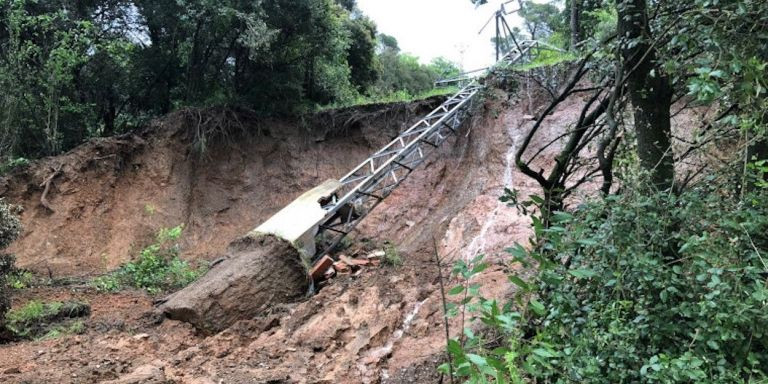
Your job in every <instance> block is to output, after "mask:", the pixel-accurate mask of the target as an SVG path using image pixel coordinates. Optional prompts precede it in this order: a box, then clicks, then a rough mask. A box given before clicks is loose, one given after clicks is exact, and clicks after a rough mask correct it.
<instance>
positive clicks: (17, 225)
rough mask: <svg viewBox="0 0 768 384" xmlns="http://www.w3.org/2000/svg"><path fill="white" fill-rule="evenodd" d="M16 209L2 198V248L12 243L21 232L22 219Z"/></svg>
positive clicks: (0, 223) (0, 199)
mask: <svg viewBox="0 0 768 384" xmlns="http://www.w3.org/2000/svg"><path fill="white" fill-rule="evenodd" d="M15 210H16V209H15V207H14V206H12V205H9V204H6V203H5V201H4V200H3V199H2V198H0V250H2V249H3V248H5V247H7V246H9V245H11V243H12V242H13V241H14V240H16V239H17V238H18V237H19V235H20V234H21V221H20V220H19V217H18V216H17V215H16V212H15Z"/></svg>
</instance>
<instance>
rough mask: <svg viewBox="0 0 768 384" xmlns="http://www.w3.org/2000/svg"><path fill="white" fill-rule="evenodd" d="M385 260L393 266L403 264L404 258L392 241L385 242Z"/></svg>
mask: <svg viewBox="0 0 768 384" xmlns="http://www.w3.org/2000/svg"><path fill="white" fill-rule="evenodd" d="M384 262H385V263H386V264H388V265H391V266H393V267H399V266H401V265H403V258H402V257H400V252H398V251H397V248H396V247H395V245H394V244H392V243H390V242H388V241H387V242H385V243H384Z"/></svg>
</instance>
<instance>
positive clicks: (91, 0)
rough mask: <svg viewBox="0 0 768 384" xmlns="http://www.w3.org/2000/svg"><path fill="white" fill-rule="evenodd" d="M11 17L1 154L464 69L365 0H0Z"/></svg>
mask: <svg viewBox="0 0 768 384" xmlns="http://www.w3.org/2000/svg"><path fill="white" fill-rule="evenodd" d="M0 20H1V23H2V25H0V47H1V48H2V49H0V86H2V88H3V89H4V90H7V92H4V93H3V94H2V95H0V106H1V107H2V108H1V109H0V161H2V162H5V161H8V160H9V159H12V158H14V157H19V156H23V157H29V158H35V157H40V156H45V155H54V154H58V153H61V152H62V151H64V150H67V149H69V148H72V147H73V146H75V145H78V144H80V143H82V142H83V141H85V140H87V139H88V138H91V137H96V136H108V135H112V134H115V133H120V132H124V131H127V130H129V129H132V128H135V127H138V126H140V125H142V124H144V122H145V121H147V120H148V119H150V118H152V117H155V116H158V115H161V114H165V113H168V112H170V111H172V110H174V109H178V108H181V107H186V106H193V107H205V106H212V105H240V106H245V107H247V108H249V109H252V110H254V111H255V112H258V113H260V114H264V115H284V114H297V113H303V112H306V111H311V110H312V109H313V108H315V107H316V106H320V105H328V104H335V105H339V104H348V103H354V102H356V101H360V100H365V99H366V98H375V97H382V96H386V95H388V94H391V93H397V92H406V93H407V94H409V95H417V94H419V93H421V92H424V91H427V90H430V89H431V88H432V86H433V85H432V84H433V82H434V80H436V79H437V78H438V77H439V76H441V75H442V74H445V73H447V72H446V71H448V72H451V71H452V72H456V71H454V70H453V69H447V67H446V64H448V62H447V61H441V62H438V63H437V65H439V69H438V67H434V68H433V67H432V66H428V65H422V64H420V63H419V62H418V60H417V59H416V58H415V57H413V56H409V55H406V54H402V53H400V52H399V49H398V48H397V41H396V40H395V39H394V38H393V37H390V36H384V35H381V36H380V35H378V34H377V28H376V25H375V23H373V21H371V20H370V19H369V18H367V17H366V16H365V15H363V14H362V13H361V12H360V11H359V10H358V9H357V8H356V3H355V1H353V0H269V1H262V0H255V1H253V0H249V1H244V0H178V1H148V0H88V1H73V0H54V1H44V2H43V1H35V0H1V1H0ZM381 47H390V48H387V49H382V48H381Z"/></svg>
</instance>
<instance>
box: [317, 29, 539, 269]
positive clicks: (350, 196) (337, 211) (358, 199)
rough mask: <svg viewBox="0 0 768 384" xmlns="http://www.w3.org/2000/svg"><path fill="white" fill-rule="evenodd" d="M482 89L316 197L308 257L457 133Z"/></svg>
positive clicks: (522, 51) (474, 87)
mask: <svg viewBox="0 0 768 384" xmlns="http://www.w3.org/2000/svg"><path fill="white" fill-rule="evenodd" d="M536 45H537V43H536V42H533V41H525V42H522V43H521V44H520V45H519V49H517V48H516V49H512V50H511V51H509V52H508V53H507V54H506V55H504V57H502V59H501V60H499V62H507V63H516V62H518V61H519V60H520V59H521V58H523V57H524V56H525V55H526V54H527V53H528V52H529V51H530V49H531V48H532V47H534V46H536ZM457 80H461V78H460V79H457ZM481 88H482V86H481V85H480V84H479V83H478V82H477V81H472V82H471V83H470V84H469V85H467V86H465V87H464V88H462V89H461V90H460V91H459V92H458V93H456V94H455V95H453V96H451V97H450V98H448V100H446V101H445V102H444V103H443V104H441V105H440V106H439V107H437V108H436V109H435V110H433V111H432V112H430V113H429V114H428V115H426V116H425V117H424V118H422V119H421V120H419V121H418V122H417V123H416V124H414V125H413V126H411V127H410V128H408V129H407V130H405V131H404V132H402V133H401V134H400V135H399V136H398V137H396V138H395V139H394V140H392V141H391V142H390V143H389V144H387V145H385V146H384V147H383V148H381V149H379V150H378V151H377V152H376V153H374V154H373V155H371V156H370V157H368V158H367V159H365V160H364V161H363V162H362V163H360V164H359V165H358V166H357V167H355V168H354V169H353V170H352V171H351V172H349V173H348V174H346V175H345V176H344V177H342V178H341V179H339V181H338V182H339V185H338V187H337V189H336V190H335V192H334V193H333V194H332V195H331V196H329V197H328V198H327V199H326V200H325V201H321V207H322V209H323V210H324V211H325V212H326V213H325V215H324V216H323V217H322V219H320V220H319V221H318V222H317V223H316V225H317V234H316V235H315V245H316V246H317V248H316V250H315V252H314V255H312V256H313V257H312V259H313V261H314V260H317V259H318V258H320V257H321V256H323V255H325V254H326V253H328V252H329V251H331V250H332V249H333V248H334V247H335V246H336V245H338V244H339V242H340V241H341V240H342V239H343V238H344V236H346V235H347V234H349V233H350V232H351V231H352V230H353V229H354V228H355V226H357V224H358V223H359V222H360V221H361V220H362V219H363V218H364V217H365V216H366V215H368V213H370V212H371V210H373V208H375V207H376V206H377V205H378V204H379V203H381V202H382V201H383V200H384V199H385V198H386V197H387V196H389V194H390V193H392V191H393V190H394V189H395V188H397V186H398V185H400V183H402V182H403V181H404V180H405V179H406V178H407V177H408V175H410V174H411V172H413V170H414V169H415V168H416V167H418V166H419V165H420V164H421V163H422V162H423V161H424V160H425V159H426V157H427V156H428V155H429V153H430V152H431V151H432V150H433V149H436V148H438V147H440V145H441V144H442V143H443V142H444V141H445V140H446V139H447V138H448V137H450V136H451V135H455V134H456V133H457V132H458V130H459V128H460V127H461V125H462V123H463V122H464V120H465V118H466V116H467V115H468V112H469V110H470V106H471V102H472V100H473V98H474V97H475V96H476V95H477V94H478V92H479V91H480V90H481ZM313 248H314V247H313Z"/></svg>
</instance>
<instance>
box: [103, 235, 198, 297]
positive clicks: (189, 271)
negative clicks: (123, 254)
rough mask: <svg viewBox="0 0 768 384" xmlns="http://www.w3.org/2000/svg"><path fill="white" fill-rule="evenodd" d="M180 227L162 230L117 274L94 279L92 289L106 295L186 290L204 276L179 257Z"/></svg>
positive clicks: (118, 270)
mask: <svg viewBox="0 0 768 384" xmlns="http://www.w3.org/2000/svg"><path fill="white" fill-rule="evenodd" d="M182 231H183V226H181V225H179V226H176V227H173V228H163V229H161V230H160V231H159V232H158V234H157V239H156V241H155V242H154V243H153V244H150V245H149V246H147V247H146V248H144V249H142V250H141V252H140V253H139V255H138V257H137V258H136V260H134V261H131V262H128V263H125V264H123V265H122V266H121V267H120V268H118V269H117V270H116V271H114V272H112V273H110V274H108V275H106V276H102V277H98V278H95V279H93V280H92V281H91V285H92V286H94V287H95V288H96V289H98V290H101V291H106V292H115V291H119V290H121V289H123V288H124V287H133V288H139V289H143V290H146V291H147V292H148V293H149V294H158V293H161V292H167V291H170V290H174V289H179V288H182V287H185V286H186V285H188V284H189V283H191V282H193V281H195V280H197V278H198V277H200V276H202V275H203V273H205V270H206V269H205V268H203V267H198V268H194V267H192V266H191V265H190V264H189V262H187V261H185V260H182V259H181V258H180V257H179V246H178V243H177V242H178V240H179V238H180V237H181V234H182Z"/></svg>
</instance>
